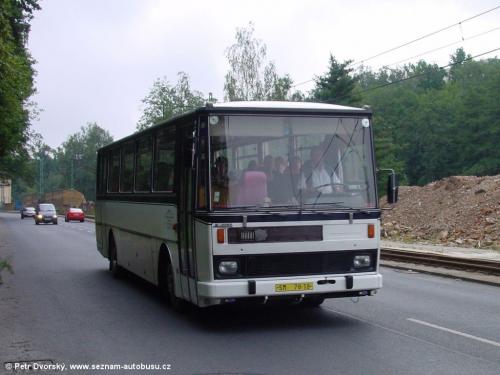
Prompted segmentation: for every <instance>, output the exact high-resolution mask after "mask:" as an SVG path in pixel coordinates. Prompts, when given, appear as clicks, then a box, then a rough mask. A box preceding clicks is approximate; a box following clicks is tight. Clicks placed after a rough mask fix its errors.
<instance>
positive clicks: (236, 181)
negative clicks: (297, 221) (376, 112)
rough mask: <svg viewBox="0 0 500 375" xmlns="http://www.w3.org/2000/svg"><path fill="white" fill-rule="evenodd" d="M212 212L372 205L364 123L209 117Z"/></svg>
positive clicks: (336, 119)
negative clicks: (221, 210)
mask: <svg viewBox="0 0 500 375" xmlns="http://www.w3.org/2000/svg"><path fill="white" fill-rule="evenodd" d="M208 123H209V137H210V173H211V206H212V208H213V209H216V210H217V209H230V208H241V209H245V208H266V207H271V208H273V207H274V208H275V209H276V208H278V207H280V208H283V209H292V208H293V209H333V208H335V209H336V208H354V209H366V208H375V207H377V202H376V198H375V197H376V194H375V176H374V162H373V150H372V139H371V131H370V126H371V123H370V120H369V119H368V118H363V117H318V116H243V115H228V116H222V115H218V116H215V115H212V116H210V118H209V121H208Z"/></svg>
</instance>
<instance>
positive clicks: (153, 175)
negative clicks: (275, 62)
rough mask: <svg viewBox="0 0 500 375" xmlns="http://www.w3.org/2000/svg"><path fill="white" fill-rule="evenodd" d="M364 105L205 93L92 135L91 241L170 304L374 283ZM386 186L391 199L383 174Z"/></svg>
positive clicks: (375, 250) (310, 297) (363, 287)
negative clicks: (121, 129) (223, 98)
mask: <svg viewBox="0 0 500 375" xmlns="http://www.w3.org/2000/svg"><path fill="white" fill-rule="evenodd" d="M371 117H372V114H371V111H370V110H369V109H361V108H353V107H346V106H339V105H331V104H319V103H294V102H231V103H219V104H207V105H206V106H205V107H201V108H198V109H196V110H193V111H191V112H189V113H186V114H183V115H181V116H177V117H175V118H172V119H169V120H167V121H165V122H162V123H160V124H158V125H155V126H153V127H151V128H149V129H147V130H144V131H141V132H138V133H134V134H132V135H131V136H129V137H126V138H124V139H122V140H119V141H117V142H114V143H112V144H110V145H108V146H106V147H103V148H102V149H100V150H99V152H98V167H97V201H96V237H97V247H98V250H99V251H100V253H101V254H102V255H103V256H104V257H106V258H108V259H109V265H110V270H111V271H112V272H113V273H114V274H118V273H120V272H121V271H123V269H126V270H128V271H130V272H132V273H134V274H136V275H138V276H140V277H142V278H144V279H146V280H147V281H149V282H151V283H153V284H155V285H157V286H158V287H159V288H160V290H161V291H162V294H164V296H165V297H166V298H168V299H169V301H170V302H171V303H172V305H173V306H174V307H176V308H180V307H182V306H183V305H185V304H186V302H190V303H192V304H194V305H197V306H200V307H204V306H211V305H218V304H225V303H234V302H238V301H247V300H255V301H258V302H262V303H266V302H268V301H272V300H275V299H289V300H291V301H295V302H296V303H300V304H303V305H307V306H317V305H319V304H321V303H322V302H323V301H324V299H325V298H336V297H359V296H369V295H374V294H375V293H376V292H377V290H378V289H379V288H381V287H382V276H381V275H380V273H379V259H380V245H379V242H380V238H379V228H380V215H381V209H380V207H379V202H378V196H377V181H376V167H375V157H374V147H373V130H372V120H371ZM388 192H389V200H390V202H394V201H395V200H396V199H397V186H396V177H395V175H394V174H392V175H390V176H389V181H388Z"/></svg>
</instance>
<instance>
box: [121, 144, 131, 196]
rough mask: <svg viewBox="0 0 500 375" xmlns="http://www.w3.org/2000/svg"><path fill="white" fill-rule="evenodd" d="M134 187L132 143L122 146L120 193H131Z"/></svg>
mask: <svg viewBox="0 0 500 375" xmlns="http://www.w3.org/2000/svg"><path fill="white" fill-rule="evenodd" d="M133 185H134V143H133V142H129V143H125V144H124V145H123V146H122V167H121V169H120V191H121V192H131V191H132V187H133Z"/></svg>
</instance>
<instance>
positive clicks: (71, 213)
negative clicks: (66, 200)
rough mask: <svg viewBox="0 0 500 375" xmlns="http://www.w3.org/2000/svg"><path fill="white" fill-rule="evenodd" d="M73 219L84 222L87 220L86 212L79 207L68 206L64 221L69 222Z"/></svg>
mask: <svg viewBox="0 0 500 375" xmlns="http://www.w3.org/2000/svg"><path fill="white" fill-rule="evenodd" d="M71 220H79V221H80V222H82V223H83V221H84V220H85V214H84V213H83V211H82V210H81V209H79V208H68V210H67V211H66V215H65V216H64V221H65V222H68V221H71Z"/></svg>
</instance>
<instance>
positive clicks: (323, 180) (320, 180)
mask: <svg viewBox="0 0 500 375" xmlns="http://www.w3.org/2000/svg"><path fill="white" fill-rule="evenodd" d="M324 159H325V151H324V150H323V148H322V147H320V146H316V147H313V148H312V149H311V158H310V160H309V161H307V162H306V163H304V166H303V173H302V177H301V188H302V189H305V190H306V191H309V192H318V193H322V194H331V193H333V188H332V184H341V183H342V181H341V180H340V178H339V177H338V175H337V173H336V171H335V170H333V169H332V168H331V167H328V166H327V165H326V164H325V161H324Z"/></svg>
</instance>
